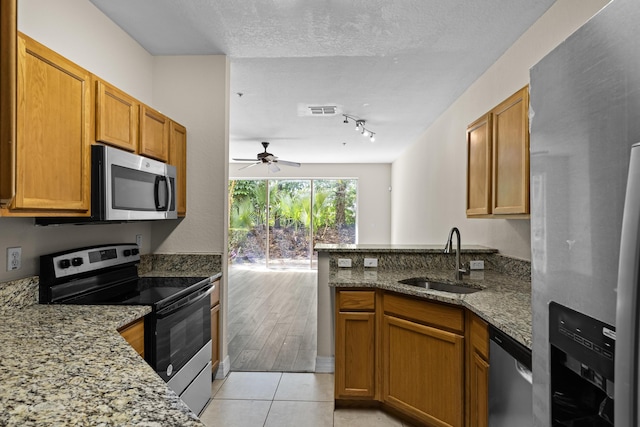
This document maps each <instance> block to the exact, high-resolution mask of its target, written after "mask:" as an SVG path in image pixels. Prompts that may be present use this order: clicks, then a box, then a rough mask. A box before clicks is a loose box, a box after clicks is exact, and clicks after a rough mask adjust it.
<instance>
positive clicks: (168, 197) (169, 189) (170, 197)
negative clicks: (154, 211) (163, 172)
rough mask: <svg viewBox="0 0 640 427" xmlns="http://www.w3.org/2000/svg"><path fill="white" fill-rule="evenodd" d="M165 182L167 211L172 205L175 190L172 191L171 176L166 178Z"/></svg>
mask: <svg viewBox="0 0 640 427" xmlns="http://www.w3.org/2000/svg"><path fill="white" fill-rule="evenodd" d="M164 182H165V183H166V184H167V208H166V209H165V210H166V211H169V208H170V207H171V200H173V191H171V179H170V178H169V177H165V178H164Z"/></svg>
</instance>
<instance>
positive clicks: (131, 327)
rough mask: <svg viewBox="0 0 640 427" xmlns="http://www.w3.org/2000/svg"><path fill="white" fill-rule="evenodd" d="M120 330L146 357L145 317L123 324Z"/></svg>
mask: <svg viewBox="0 0 640 427" xmlns="http://www.w3.org/2000/svg"><path fill="white" fill-rule="evenodd" d="M118 332H120V335H122V337H123V338H124V339H125V340H126V341H127V342H128V343H129V345H130V346H131V347H133V349H134V350H135V351H137V352H138V354H139V355H140V357H142V358H143V359H144V317H142V318H140V319H138V320H136V321H134V322H132V323H129V324H128V325H125V326H123V327H122V328H120V329H118Z"/></svg>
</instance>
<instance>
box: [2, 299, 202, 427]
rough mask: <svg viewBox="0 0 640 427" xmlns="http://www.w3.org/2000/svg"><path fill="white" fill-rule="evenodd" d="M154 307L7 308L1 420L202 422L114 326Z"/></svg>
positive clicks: (34, 423)
mask: <svg viewBox="0 0 640 427" xmlns="http://www.w3.org/2000/svg"><path fill="white" fill-rule="evenodd" d="M150 311H151V308H150V307H148V306H106V305H105V306H82V305H39V304H34V305H30V306H27V307H24V308H20V309H15V310H13V311H11V310H5V311H3V312H2V314H1V315H0V342H2V345H1V346H0V384H2V387H1V388H0V425H3V426H40V425H104V426H110V425H118V426H120V425H131V426H134V425H139V426H199V425H202V424H201V423H200V421H199V420H198V419H197V417H196V416H195V415H194V414H193V413H192V412H191V411H190V410H189V408H187V407H186V406H185V405H184V404H183V403H182V401H181V400H180V399H179V398H178V396H177V395H176V394H175V393H173V392H172V391H170V390H169V389H168V388H167V385H166V384H165V382H164V381H163V380H162V379H161V378H160V377H159V376H158V375H157V374H156V373H155V371H154V370H153V369H152V368H151V367H150V366H149V365H148V364H147V363H146V362H145V361H144V360H143V359H142V358H141V357H140V356H139V355H138V354H137V353H136V351H135V350H134V349H133V348H132V347H131V346H130V345H129V344H128V343H127V342H126V341H125V340H124V339H123V338H122V337H121V336H120V334H119V333H118V332H117V331H116V329H117V328H119V327H121V326H124V325H126V324H128V323H130V322H132V321H134V320H136V319H138V318H140V317H142V316H144V315H145V314H147V313H149V312H150Z"/></svg>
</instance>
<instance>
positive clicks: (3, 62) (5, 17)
mask: <svg viewBox="0 0 640 427" xmlns="http://www.w3.org/2000/svg"><path fill="white" fill-rule="evenodd" d="M16 27H17V2H16V0H2V2H0V51H1V52H2V55H0V200H9V199H11V197H13V174H12V155H11V147H13V146H14V144H15V141H16V139H15V138H16V90H17V89H16V87H17V86H16V85H17V80H16V71H17V58H18V56H17V53H16V51H17V30H16Z"/></svg>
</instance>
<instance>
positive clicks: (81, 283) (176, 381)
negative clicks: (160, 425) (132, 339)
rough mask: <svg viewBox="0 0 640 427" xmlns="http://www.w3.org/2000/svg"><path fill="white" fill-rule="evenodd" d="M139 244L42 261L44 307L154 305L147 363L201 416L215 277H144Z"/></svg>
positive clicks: (207, 385)
mask: <svg viewBox="0 0 640 427" xmlns="http://www.w3.org/2000/svg"><path fill="white" fill-rule="evenodd" d="M139 262H140V253H139V249H138V246H137V245H135V244H110V245H101V246H93V247H86V248H79V249H72V250H67V251H63V252H57V253H54V254H49V255H43V256H41V257H40V292H39V293H40V303H41V304H84V305H95V304H110V305H149V306H151V308H152V312H151V313H150V314H149V315H147V316H146V317H145V360H146V361H147V362H148V363H149V364H150V365H151V366H152V367H153V368H154V369H155V371H156V372H157V373H158V375H160V377H162V379H164V380H165V381H166V382H167V385H168V386H169V388H171V389H172V390H173V391H174V392H176V393H177V394H178V395H179V396H180V397H181V399H182V400H183V401H184V402H185V403H186V404H187V406H189V408H190V409H191V410H192V411H193V412H194V413H196V414H199V413H200V412H201V411H202V409H203V408H204V406H205V405H206V404H207V402H208V401H209V399H210V398H211V312H210V294H211V290H212V284H211V280H210V279H211V278H210V277H139V276H138V264H139Z"/></svg>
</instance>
